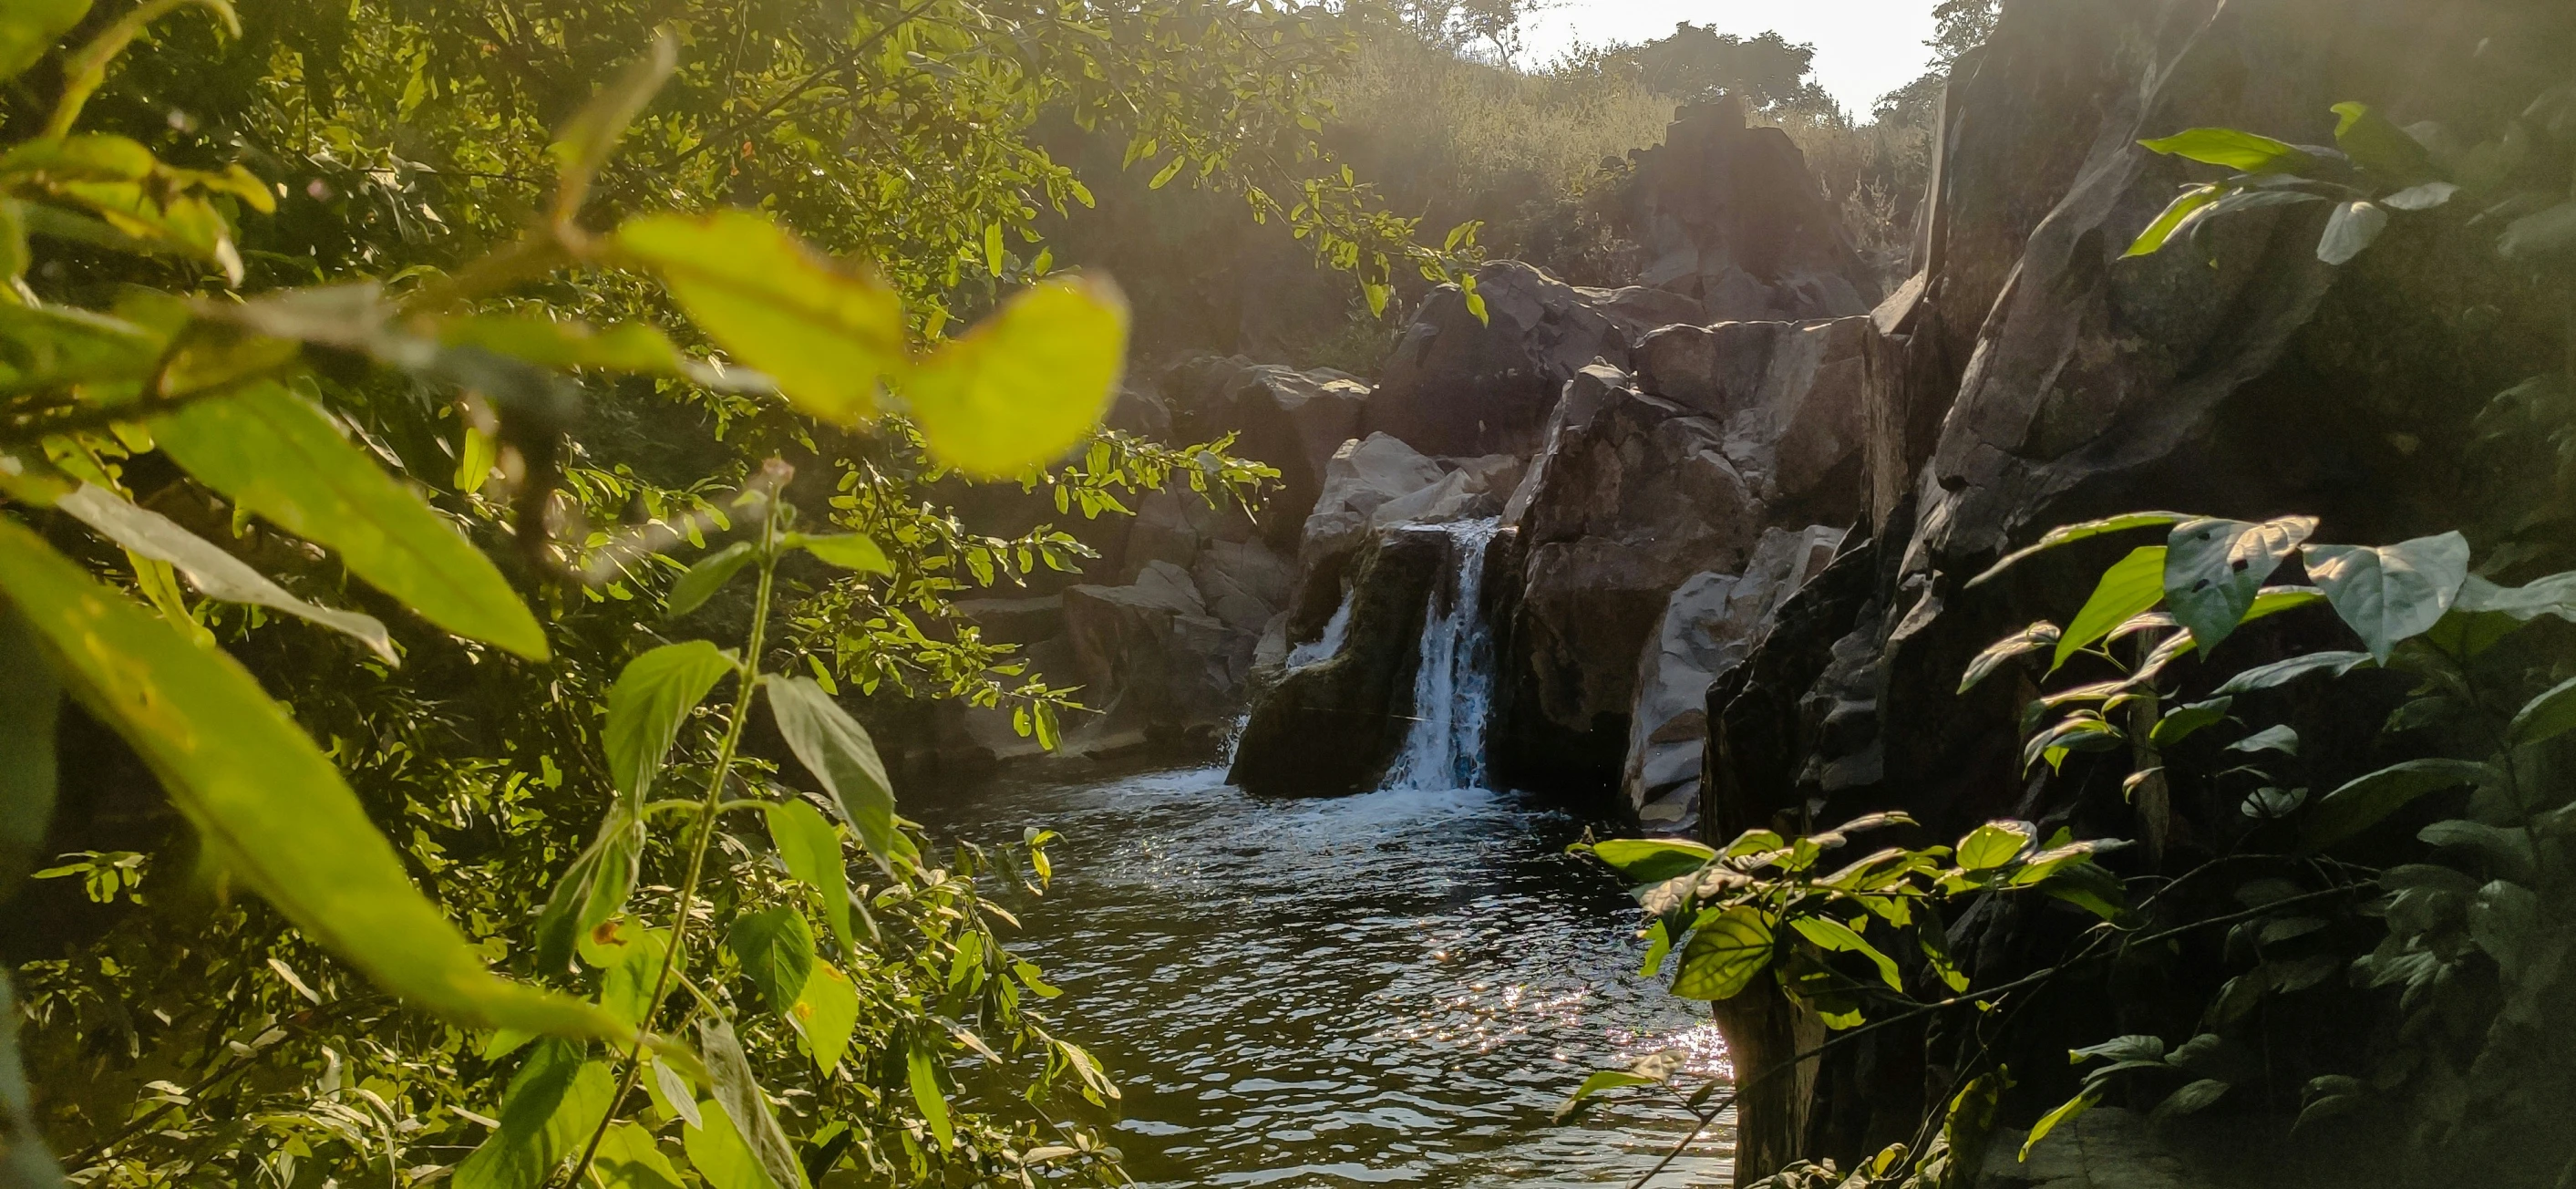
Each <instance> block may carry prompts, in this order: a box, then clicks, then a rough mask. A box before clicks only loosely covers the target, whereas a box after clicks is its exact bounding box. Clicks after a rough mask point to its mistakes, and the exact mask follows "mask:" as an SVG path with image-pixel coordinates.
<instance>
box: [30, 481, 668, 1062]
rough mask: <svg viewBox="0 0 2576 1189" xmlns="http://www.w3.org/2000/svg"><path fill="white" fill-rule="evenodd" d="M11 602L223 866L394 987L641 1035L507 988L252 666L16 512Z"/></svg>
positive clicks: (607, 1033) (432, 998) (422, 1001)
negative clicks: (128, 591) (101, 574)
mask: <svg viewBox="0 0 2576 1189" xmlns="http://www.w3.org/2000/svg"><path fill="white" fill-rule="evenodd" d="M0 558H6V559H8V560H7V564H6V565H0V597H5V598H6V599H7V601H8V602H9V604H10V605H11V606H13V607H14V608H16V610H17V612H18V614H19V615H20V616H21V618H22V620H23V622H24V623H25V624H26V625H27V626H28V627H29V628H30V629H32V630H33V631H34V633H35V634H36V636H37V637H38V639H39V640H40V641H41V642H42V644H43V645H44V648H45V651H46V654H47V656H48V657H49V658H50V659H51V660H52V661H53V666H54V672H55V673H56V674H57V675H59V676H60V677H62V678H63V680H64V683H65V685H67V686H68V687H70V689H71V690H72V693H73V696H74V697H76V698H78V699H79V700H80V702H81V704H82V706H83V707H85V708H86V709H88V710H89V712H90V713H91V715H92V716H94V717H96V718H97V719H99V721H101V722H104V723H106V724H108V725H109V726H110V727H112V728H114V729H115V730H116V732H117V734H119V735H120V736H122V737H123V738H124V739H125V741H126V742H127V744H129V745H130V746H132V747H133V748H134V750H135V752H136V754H138V755H140V756H141V757H142V758H143V760H144V762H145V763H146V764H147V765H149V766H150V767H151V769H152V772H153V774H154V775H155V776H157V777H159V778H160V782H161V785H162V788H163V789H164V790H166V791H167V792H168V793H169V795H170V799H171V802H172V803H173V804H174V805H176V806H177V807H178V809H179V811H180V812H181V813H182V814H184V815H185V816H186V817H187V818H188V820H189V822H190V823H191V824H192V825H194V826H195V827H196V830H197V834H198V837H199V838H200V839H201V840H202V841H203V844H204V846H205V850H206V853H207V856H208V858H209V859H211V860H212V861H213V862H214V863H216V864H218V865H219V866H220V867H221V868H222V869H223V870H226V871H229V872H230V873H232V875H233V876H234V877H235V878H237V879H239V880H240V881H241V882H242V883H243V884H246V885H247V886H249V887H250V888H251V889H253V890H255V891H257V892H258V893H259V894H260V895H261V896H263V897H266V898H267V899H268V901H269V902H270V903H271V904H273V905H275V906H276V907H277V908H278V910H279V911H280V912H281V913H283V914H284V915H285V917H286V919H287V920H288V921H290V922H292V923H293V924H294V925H295V926H296V927H297V928H299V929H301V930H303V931H304V934H305V935H306V936H307V937H309V938H311V939H312V940H314V941H316V942H318V943H320V944H322V945H323V946H326V947H328V948H329V949H330V950H331V951H332V952H334V953H336V954H338V955H339V956H340V957H341V958H342V959H344V960H346V961H347V962H348V963H349V964H350V965H351V966H354V967H356V968H357V969H358V970H359V972H361V973H363V974H365V975H366V976H367V977H368V978H370V979H372V980H374V981H375V982H376V983H377V984H378V985H380V986H382V987H384V988H385V989H386V990H388V991H390V992H392V993H394V994H396V995H399V996H402V997H404V998H406V999H409V1000H411V1001H412V1002H413V1003H415V1004H417V1005H419V1006H421V1007H424V1008H427V1009H429V1010H431V1011H433V1012H436V1013H438V1014H440V1015H442V1016H445V1017H447V1018H448V1019H449V1020H451V1021H454V1022H456V1023H458V1024H461V1025H465V1026H467V1027H473V1028H499V1027H515V1028H521V1029H524V1030H526V1031H530V1032H540V1033H554V1034H560V1035H567V1036H591V1037H599V1038H603V1039H610V1040H632V1039H633V1033H632V1032H631V1031H629V1030H627V1029H626V1028H625V1027H623V1026H622V1025H620V1024H619V1023H618V1021H617V1020H616V1019H615V1018H614V1017H612V1016H610V1015H608V1014H607V1013H605V1012H602V1011H600V1010H599V1009H598V1008H596V1007H593V1006H591V1005H590V1004H586V1003H582V1002H580V1001H578V1000H574V999H569V998H566V997H564V996H560V995H555V994H551V993H548V992H545V991H541V990H538V989H537V988H534V987H529V986H524V985H521V984H517V983H511V982H506V981H503V980H502V979H499V978H496V977H494V976H493V975H492V973H491V972H490V971H489V970H486V969H485V968H484V965H483V960H482V958H481V956H480V955H479V954H478V953H477V952H476V951H475V950H474V948H473V947H471V946H469V945H467V944H466V942H465V938H464V936H463V935H462V934H460V933H459V932H458V931H457V929H456V926H455V925H454V924H452V923H450V922H449V921H448V919H447V918H446V917H445V916H444V915H442V914H441V913H440V912H439V910H438V909H437V908H436V907H435V906H433V905H432V904H431V903H430V902H429V901H428V900H427V899H425V898H423V897H422V896H421V894H420V892H419V890H418V889H416V888H414V887H413V886H412V884H411V879H410V877H409V876H408V875H406V874H405V873H404V871H403V866H402V861H401V860H400V859H399V858H397V857H396V856H395V854H394V849H393V847H392V845H391V844H389V843H387V842H386V841H385V838H384V835H382V834H379V833H377V832H376V828H375V825H374V823H372V822H370V821H369V820H368V819H367V814H366V811H365V809H364V808H362V807H361V806H360V805H359V803H358V799H357V797H356V796H355V795H354V794H352V793H351V792H350V791H349V787H348V785H346V784H344V783H342V781H341V779H340V773H339V771H338V770H337V769H336V768H334V767H333V766H332V764H331V761H330V759H329V758H327V757H326V756H324V755H323V754H322V752H321V750H320V749H318V748H316V747H314V746H313V743H312V741H311V740H309V739H307V738H305V736H304V733H303V732H302V731H301V730H299V729H297V727H296V726H295V723H294V722H293V720H291V719H289V718H288V717H287V716H286V712H285V710H284V709H283V708H282V707H280V706H279V705H278V704H277V703H276V702H273V701H271V700H270V699H269V697H268V695H267V693H266V692H265V691H263V690H261V689H260V686H259V683H258V682H257V681H256V680H254V679H253V678H252V677H251V675H250V674H249V673H248V672H245V671H244V670H243V669H242V667H241V665H240V664H239V663H238V662H236V661H234V660H233V659H232V658H231V657H229V656H226V655H224V654H223V653H221V652H213V651H208V650H206V649H201V648H198V647H197V646H195V645H193V644H190V643H189V642H188V641H187V640H186V639H184V638H183V637H181V636H180V635H179V634H178V633H177V632H176V631H174V630H172V629H171V627H170V626H169V625H168V624H167V623H165V622H163V621H162V620H161V619H159V618H158V617H156V616H153V615H151V614H149V613H147V612H145V611H144V610H142V609H141V608H139V607H137V606H135V605H134V604H133V603H132V602H131V601H129V600H127V599H125V598H124V597H122V596H120V595H118V594H116V593H114V592H112V591H109V590H107V589H106V588H104V587H101V586H99V585H98V584H96V583H94V582H92V581H90V579H89V577H88V576H87V575H86V574H84V573H82V572H81V570H80V568H79V567H77V566H75V565H73V564H72V563H70V562H69V561H66V560H64V559H63V558H62V557H61V556H60V555H59V554H56V553H54V552H53V550H52V549H50V548H48V547H47V546H46V545H45V544H44V542H43V541H42V540H40V539H38V538H37V537H36V536H35V534H33V533H31V532H29V531H27V530H26V529H24V528H22V527H20V526H19V525H18V524H17V523H16V522H14V521H10V520H8V519H6V518H0Z"/></svg>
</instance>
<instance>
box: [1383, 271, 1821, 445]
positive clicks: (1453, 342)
mask: <svg viewBox="0 0 2576 1189" xmlns="http://www.w3.org/2000/svg"><path fill="white" fill-rule="evenodd" d="M1475 277H1476V292H1477V294H1478V295H1479V296H1480V297H1482V298H1483V299H1484V303H1485V313H1486V320H1485V321H1482V322H1479V321H1478V320H1477V319H1476V316H1475V315H1474V314H1473V313H1471V312H1470V311H1469V310H1468V308H1467V301H1466V297H1465V295H1464V294H1463V293H1461V292H1460V291H1459V290H1458V289H1457V288H1455V287H1453V286H1444V287H1442V288H1440V289H1437V290H1434V291H1433V292H1432V294H1431V296H1430V297H1429V298H1427V299H1425V300H1424V302H1423V303H1422V308H1421V310H1420V311H1419V312H1417V313H1416V314H1415V316H1414V318H1413V320H1412V322H1411V323H1409V324H1407V325H1406V327H1405V330H1404V335H1403V337H1402V338H1401V339H1399V340H1398V341H1397V343H1396V347H1395V350H1394V351H1393V353H1391V354H1390V355H1388V357H1387V361H1386V368H1385V375H1384V376H1383V377H1382V378H1381V380H1380V382H1379V384H1378V389H1377V394H1376V395H1375V396H1374V397H1373V398H1371V400H1370V401H1369V402H1368V411H1367V412H1366V414H1365V415H1364V416H1363V417H1362V418H1361V426H1362V428H1364V429H1366V430H1368V431H1370V432H1375V433H1387V434H1392V435H1394V436H1396V437H1398V438H1402V439H1403V440H1405V441H1406V442H1408V443H1411V444H1412V445H1413V446H1414V448H1416V449H1418V450H1421V451H1422V452H1424V453H1426V454H1447V455H1480V454H1520V455H1526V454H1528V453H1529V452H1530V450H1531V449H1532V448H1533V447H1535V446H1537V445H1538V442H1539V438H1540V436H1541V435H1542V434H1543V433H1544V432H1545V430H1546V427H1547V419H1548V411H1549V410H1550V409H1551V408H1553V407H1554V406H1555V404H1556V399H1557V395H1558V393H1560V392H1562V391H1563V390H1564V387H1565V382H1566V381H1567V380H1568V379H1571V378H1572V377H1573V375H1574V373H1575V372H1576V371H1579V370H1581V369H1582V368H1583V367H1584V366H1586V365H1588V364H1590V363H1591V362H1592V361H1593V360H1596V359H1600V360H1605V361H1607V362H1610V363H1613V364H1618V365H1622V366H1624V365H1625V364H1626V363H1627V362H1628V352H1629V347H1630V344H1632V343H1634V342H1635V341H1636V340H1637V339H1638V338H1639V337H1641V336H1643V335H1644V334H1645V333H1646V332H1647V331H1650V330H1653V329H1655V328H1656V327H1659V326H1665V325H1670V324H1673V323H1677V322H1696V321H1700V320H1701V319H1702V318H1704V317H1705V315H1703V314H1702V313H1701V312H1700V310H1699V307H1698V305H1697V303H1695V302H1692V301H1690V300H1689V299H1687V298H1684V297H1680V296H1677V295H1675V294H1672V293H1666V292H1660V291H1655V290H1648V289H1617V290H1611V289H1583V288H1577V287H1575V286H1572V285H1568V284H1566V283H1565V282H1563V281H1560V280H1557V279H1556V278H1554V277H1551V276H1549V275H1547V274H1546V273H1544V272H1541V271H1539V270H1538V269H1536V268H1532V267H1531V266H1529V265H1526V264H1522V263H1519V262H1517V261H1510V260H1504V261H1496V262H1494V263H1491V264H1487V265H1485V266H1483V267H1481V268H1479V269H1477V270H1476V274H1475ZM1854 312H1857V311H1854Z"/></svg>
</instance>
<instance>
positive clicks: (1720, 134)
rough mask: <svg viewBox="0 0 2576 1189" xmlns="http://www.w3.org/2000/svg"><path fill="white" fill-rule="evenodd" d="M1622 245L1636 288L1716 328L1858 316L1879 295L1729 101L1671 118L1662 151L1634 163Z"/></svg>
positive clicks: (1773, 149)
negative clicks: (1683, 300)
mask: <svg viewBox="0 0 2576 1189" xmlns="http://www.w3.org/2000/svg"><path fill="white" fill-rule="evenodd" d="M1634 156H1635V159H1636V172H1635V176H1634V181H1633V182H1632V183H1631V188H1630V190H1629V210H1628V212H1627V213H1628V219H1629V222H1630V225H1631V228H1632V232H1631V234H1632V235H1633V236H1634V238H1635V239H1636V240H1637V242H1638V244H1639V245H1640V246H1641V247H1642V248H1643V249H1644V250H1645V253H1646V259H1647V265H1646V273H1645V276H1644V278H1643V279H1644V281H1645V283H1646V284H1648V285H1652V286H1655V287H1657V288H1661V289H1666V290H1669V291H1671V292H1674V293H1679V294H1682V295H1684V296H1687V297H1690V298H1693V299H1695V300H1697V301H1698V302H1699V303H1700V305H1701V306H1703V307H1704V308H1705V309H1706V310H1707V311H1708V316H1709V317H1710V318H1713V319H1718V320H1727V321H1732V320H1751V319H1771V320H1779V319H1798V318H1838V317H1843V316H1845V315H1850V314H1865V313H1868V312H1869V309H1870V307H1871V306H1873V305H1875V304H1877V302H1878V299H1879V285H1878V281H1877V279H1876V278H1874V277H1872V276H1871V275H1870V272H1869V269H1868V267H1867V266H1866V265H1864V264H1863V263H1862V261H1861V258H1860V255H1859V253H1857V252H1855V251H1853V250H1852V246H1851V243H1850V242H1849V241H1848V240H1847V239H1846V238H1844V235H1843V231H1842V220H1841V217H1840V212H1839V211H1837V210H1836V209H1835V207H1834V205H1833V204H1832V203H1830V202H1827V201H1826V200H1825V195H1824V191H1823V189H1822V188H1821V187H1819V186H1818V185H1817V184H1816V180H1815V178H1814V177H1813V176H1811V175H1810V174H1809V173H1808V172H1807V161H1806V156H1805V155H1804V154H1802V153H1800V152H1799V151H1798V146H1797V145H1796V144H1795V143H1794V142H1792V141H1791V140H1790V139H1789V134H1788V133H1786V132H1783V131H1781V130H1780V129H1777V128H1748V127H1746V126H1745V124H1744V107H1743V103H1742V101H1741V100H1738V99H1736V98H1733V97H1727V98H1723V99H1720V100H1718V101H1716V102H1713V103H1704V104H1695V105H1693V106H1690V107H1686V108H1683V109H1682V110H1681V112H1680V114H1679V116H1678V117H1677V118H1676V119H1675V120H1674V121H1673V123H1672V125H1671V126H1670V127H1669V128H1668V129H1666V131H1665V133H1664V143H1663V144H1661V145H1659V146H1656V147H1654V148H1650V149H1643V150H1640V151H1638V152H1637V153H1636V154H1634Z"/></svg>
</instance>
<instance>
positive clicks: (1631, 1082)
mask: <svg viewBox="0 0 2576 1189" xmlns="http://www.w3.org/2000/svg"><path fill="white" fill-rule="evenodd" d="M1661 1084H1662V1083H1661V1082H1660V1081H1657V1080H1656V1079H1654V1078H1649V1077H1639V1076H1637V1075H1636V1074H1633V1073H1629V1072H1627V1071H1625V1070H1619V1069H1602V1070H1595V1071H1593V1073H1592V1074H1591V1075H1590V1076H1588V1077H1586V1078H1584V1079H1583V1084H1582V1085H1580V1086H1577V1087H1575V1088H1574V1093H1572V1094H1569V1095H1567V1096H1566V1099H1565V1101H1564V1102H1563V1103H1561V1104H1559V1105H1558V1106H1557V1108H1556V1116H1555V1119H1556V1121H1557V1122H1559V1123H1562V1122H1565V1121H1566V1120H1568V1119H1571V1118H1573V1117H1574V1116H1575V1115H1576V1114H1577V1113H1579V1112H1580V1111H1581V1110H1582V1108H1583V1105H1584V1102H1585V1100H1586V1099H1589V1098H1591V1097H1592V1096H1593V1095H1595V1094H1600V1093H1603V1092H1606V1091H1610V1090H1624V1089H1627V1088H1628V1087H1630V1086H1656V1085H1661Z"/></svg>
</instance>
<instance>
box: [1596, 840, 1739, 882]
mask: <svg viewBox="0 0 2576 1189" xmlns="http://www.w3.org/2000/svg"><path fill="white" fill-rule="evenodd" d="M1592 857H1594V858H1596V859H1599V860H1601V861H1602V862H1604V863H1607V864H1609V865H1610V869H1611V870H1613V871H1616V872H1618V873H1619V874H1620V875H1622V876H1625V877H1627V879H1628V881H1629V882H1631V883H1640V884H1649V883H1662V882H1663V881H1665V880H1667V879H1671V878H1672V877H1674V876H1676V875H1684V874H1687V873H1689V872H1693V871H1697V870H1699V869H1700V868H1702V867H1705V866H1708V865H1709V864H1710V863H1713V862H1715V861H1716V860H1717V851H1716V850H1715V849H1714V848H1711V847H1707V846H1702V845H1700V844H1699V843H1696V842H1689V841H1685V840H1683V839H1679V838H1613V839H1611V840H1609V841H1607V842H1596V843H1593V844H1592Z"/></svg>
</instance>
